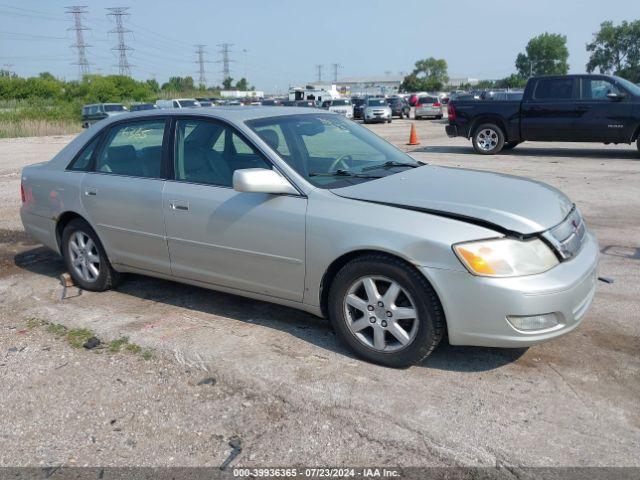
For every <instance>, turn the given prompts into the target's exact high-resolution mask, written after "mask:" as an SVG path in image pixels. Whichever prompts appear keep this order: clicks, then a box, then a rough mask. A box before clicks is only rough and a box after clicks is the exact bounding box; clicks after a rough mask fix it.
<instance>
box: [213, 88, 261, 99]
mask: <svg viewBox="0 0 640 480" xmlns="http://www.w3.org/2000/svg"><path fill="white" fill-rule="evenodd" d="M220 96H221V97H222V98H264V92H261V91H259V90H221V91H220Z"/></svg>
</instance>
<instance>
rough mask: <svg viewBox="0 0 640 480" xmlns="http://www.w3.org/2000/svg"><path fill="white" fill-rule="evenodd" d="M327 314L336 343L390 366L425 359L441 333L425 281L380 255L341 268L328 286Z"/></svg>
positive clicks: (438, 310)
mask: <svg viewBox="0 0 640 480" xmlns="http://www.w3.org/2000/svg"><path fill="white" fill-rule="evenodd" d="M329 316H330V318H331V323H332V325H333V327H334V329H335V331H336V333H337V335H338V336H339V337H340V339H341V340H342V341H343V342H344V343H346V344H347V345H348V346H349V347H350V348H351V349H352V350H353V351H355V353H357V354H358V355H359V356H360V357H362V358H364V359H366V360H368V361H370V362H374V363H378V364H380V365H386V366H388V367H395V368H403V367H408V366H410V365H413V364H415V363H417V362H419V361H420V360H422V359H423V358H424V357H426V356H427V355H429V354H430V353H431V352H432V351H433V350H434V349H435V348H436V346H437V345H438V343H439V342H440V340H441V339H442V337H443V335H444V332H445V317H444V312H443V311H442V305H441V304H440V300H439V299H438V296H437V295H436V292H435V291H434V289H433V288H432V287H431V285H430V284H429V282H427V279H426V278H425V277H424V276H423V275H421V274H420V273H418V272H417V271H416V270H415V269H413V268H411V267H410V266H408V265H406V264H405V263H404V262H402V261H400V260H398V259H396V258H393V257H389V256H387V255H381V254H370V255H366V256H362V257H359V258H356V259H354V260H352V261H351V262H349V263H347V264H346V265H345V266H344V267H342V269H341V270H340V271H339V272H338V274H337V275H336V277H335V279H334V280H333V282H332V283H331V287H330V291H329Z"/></svg>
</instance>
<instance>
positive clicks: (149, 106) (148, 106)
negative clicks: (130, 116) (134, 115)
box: [129, 103, 158, 112]
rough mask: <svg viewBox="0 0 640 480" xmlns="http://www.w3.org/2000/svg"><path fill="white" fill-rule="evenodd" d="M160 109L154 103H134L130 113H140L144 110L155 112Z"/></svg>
mask: <svg viewBox="0 0 640 480" xmlns="http://www.w3.org/2000/svg"><path fill="white" fill-rule="evenodd" d="M156 108H158V107H157V106H156V105H154V104H153V103H134V104H132V105H131V106H130V107H129V111H131V112H140V111H142V110H154V109H156Z"/></svg>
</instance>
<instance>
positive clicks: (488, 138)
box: [476, 128, 499, 152]
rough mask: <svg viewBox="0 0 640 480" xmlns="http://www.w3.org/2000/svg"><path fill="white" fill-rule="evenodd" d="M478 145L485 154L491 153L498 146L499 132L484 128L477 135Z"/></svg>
mask: <svg viewBox="0 0 640 480" xmlns="http://www.w3.org/2000/svg"><path fill="white" fill-rule="evenodd" d="M476 136H477V144H478V146H479V147H480V148H481V149H482V150H484V151H485V152H489V151H491V150H493V149H494V148H496V146H497V145H498V140H499V137H498V132H496V131H495V130H493V129H491V128H483V129H482V130H480V131H479V132H478V133H477V134H476Z"/></svg>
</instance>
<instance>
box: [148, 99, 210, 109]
mask: <svg viewBox="0 0 640 480" xmlns="http://www.w3.org/2000/svg"><path fill="white" fill-rule="evenodd" d="M156 106H157V107H158V108H194V107H200V102H199V101H198V100H196V99H195V98H174V99H172V100H157V101H156Z"/></svg>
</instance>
